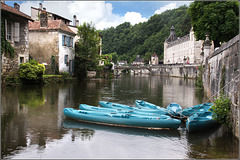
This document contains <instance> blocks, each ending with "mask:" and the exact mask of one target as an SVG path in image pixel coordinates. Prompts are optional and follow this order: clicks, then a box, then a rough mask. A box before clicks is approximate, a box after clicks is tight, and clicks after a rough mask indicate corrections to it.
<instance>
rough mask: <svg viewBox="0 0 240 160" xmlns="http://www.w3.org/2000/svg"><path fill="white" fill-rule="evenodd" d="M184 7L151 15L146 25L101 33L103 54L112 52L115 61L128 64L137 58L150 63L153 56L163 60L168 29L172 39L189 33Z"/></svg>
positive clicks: (141, 24) (121, 25) (123, 25)
mask: <svg viewBox="0 0 240 160" xmlns="http://www.w3.org/2000/svg"><path fill="white" fill-rule="evenodd" d="M187 9H188V7H187V6H181V7H179V8H177V9H173V10H167V11H165V12H163V13H161V14H155V15H153V16H152V17H151V18H150V19H149V20H148V21H147V22H143V23H139V24H136V25H134V26H132V25H131V24H130V23H129V22H125V23H123V24H120V25H118V26H117V27H115V28H114V27H111V28H108V29H105V30H103V31H101V32H102V35H103V41H102V42H103V54H109V53H113V52H116V53H117V55H118V60H127V61H128V63H131V62H132V61H134V60H135V58H136V56H137V55H140V57H141V58H144V59H145V61H148V60H150V57H151V55H152V54H153V53H154V52H156V53H157V55H158V57H159V58H160V59H163V50H164V44H163V43H164V41H165V39H167V38H168V36H169V34H170V28H171V26H172V25H173V26H174V27H175V29H176V30H175V31H176V35H177V36H178V37H182V36H184V35H186V34H188V33H189V31H190V29H191V24H190V21H191V18H190V16H189V14H188V12H187Z"/></svg>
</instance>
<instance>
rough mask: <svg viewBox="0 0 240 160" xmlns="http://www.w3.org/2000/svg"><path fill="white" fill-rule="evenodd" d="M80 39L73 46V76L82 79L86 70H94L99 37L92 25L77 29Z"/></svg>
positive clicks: (96, 61) (86, 24) (84, 24)
mask: <svg viewBox="0 0 240 160" xmlns="http://www.w3.org/2000/svg"><path fill="white" fill-rule="evenodd" d="M77 35H78V36H79V37H80V39H79V40H78V41H77V42H76V46H75V65H74V66H75V75H76V76H77V77H78V79H84V78H86V76H87V71H88V70H96V68H97V64H98V60H99V54H98V53H99V49H100V37H99V33H98V32H97V31H96V29H95V27H94V26H93V24H92V23H86V22H84V23H83V25H81V26H79V27H78V33H77Z"/></svg>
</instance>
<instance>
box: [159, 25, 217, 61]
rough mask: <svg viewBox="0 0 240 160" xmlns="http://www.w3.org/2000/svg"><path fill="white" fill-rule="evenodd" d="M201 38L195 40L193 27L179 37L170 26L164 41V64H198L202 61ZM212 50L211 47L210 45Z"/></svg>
mask: <svg viewBox="0 0 240 160" xmlns="http://www.w3.org/2000/svg"><path fill="white" fill-rule="evenodd" d="M202 43H203V41H202V40H199V41H197V40H196V38H195V37H194V32H193V29H191V30H190V32H189V34H187V35H185V36H183V37H181V38H179V37H177V36H176V34H175V28H174V27H173V26H172V28H171V30H170V35H169V37H168V38H167V39H166V40H165V42H164V62H163V63H164V64H200V63H202V59H203V58H202V55H201V53H202V52H203V48H202ZM212 50H213V47H212Z"/></svg>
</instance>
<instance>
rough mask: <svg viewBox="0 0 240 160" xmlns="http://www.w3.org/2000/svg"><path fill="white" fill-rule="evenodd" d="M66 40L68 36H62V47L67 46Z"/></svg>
mask: <svg viewBox="0 0 240 160" xmlns="http://www.w3.org/2000/svg"><path fill="white" fill-rule="evenodd" d="M65 38H66V36H65V35H62V46H64V45H65Z"/></svg>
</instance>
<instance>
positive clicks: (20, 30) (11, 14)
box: [1, 2, 33, 73]
mask: <svg viewBox="0 0 240 160" xmlns="http://www.w3.org/2000/svg"><path fill="white" fill-rule="evenodd" d="M19 9H20V5H19V4H17V3H14V8H13V7H10V6H8V5H6V4H5V3H3V2H1V12H2V13H1V23H2V24H3V26H4V28H2V29H4V30H5V31H4V33H5V37H4V38H5V40H6V41H8V42H10V44H11V45H12V46H13V47H14V57H13V58H10V57H9V56H8V55H7V54H5V53H4V54H3V55H2V58H1V61H2V64H1V66H2V67H1V70H2V73H7V72H10V71H12V70H15V69H18V68H19V65H20V64H21V63H25V62H28V60H29V29H28V22H29V21H33V19H31V17H29V16H28V15H26V14H24V13H23V12H20V11H19Z"/></svg>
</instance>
